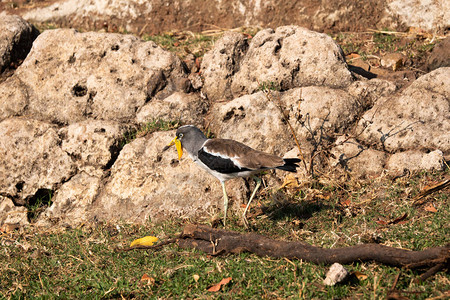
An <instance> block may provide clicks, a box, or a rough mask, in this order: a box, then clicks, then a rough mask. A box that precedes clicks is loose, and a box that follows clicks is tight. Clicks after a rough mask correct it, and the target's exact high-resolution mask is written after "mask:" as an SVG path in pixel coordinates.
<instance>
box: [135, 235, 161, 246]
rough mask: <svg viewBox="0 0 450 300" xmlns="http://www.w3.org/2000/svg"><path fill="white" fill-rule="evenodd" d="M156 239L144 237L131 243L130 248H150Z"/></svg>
mask: <svg viewBox="0 0 450 300" xmlns="http://www.w3.org/2000/svg"><path fill="white" fill-rule="evenodd" d="M157 241H158V238H157V237H155V236H146V237H143V238H140V239H137V240H134V241H132V242H131V245H130V247H134V246H152V245H153V243H156V242H157Z"/></svg>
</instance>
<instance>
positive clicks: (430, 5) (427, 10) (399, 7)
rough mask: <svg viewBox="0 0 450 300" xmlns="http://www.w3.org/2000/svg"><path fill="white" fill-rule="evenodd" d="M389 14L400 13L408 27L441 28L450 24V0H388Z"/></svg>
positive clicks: (401, 18) (430, 29)
mask: <svg viewBox="0 0 450 300" xmlns="http://www.w3.org/2000/svg"><path fill="white" fill-rule="evenodd" d="M387 2H388V4H387V12H388V14H389V15H398V16H399V17H400V20H402V21H403V22H404V23H405V24H406V25H407V26H408V27H417V28H421V29H424V30H429V31H432V30H436V28H439V29H441V30H443V29H445V28H448V27H449V26H450V2H449V1H446V0H436V1H429V0H394V1H387Z"/></svg>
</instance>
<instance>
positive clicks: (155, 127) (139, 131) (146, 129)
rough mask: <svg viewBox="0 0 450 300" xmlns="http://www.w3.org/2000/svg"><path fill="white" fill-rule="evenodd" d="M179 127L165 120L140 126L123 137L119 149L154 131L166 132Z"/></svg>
mask: <svg viewBox="0 0 450 300" xmlns="http://www.w3.org/2000/svg"><path fill="white" fill-rule="evenodd" d="M178 126H179V122H178V121H166V120H161V119H157V120H152V121H149V122H147V123H145V124H141V125H140V126H139V127H138V128H136V129H133V130H130V131H128V132H126V133H124V135H123V139H122V143H121V145H120V146H121V148H123V146H125V145H126V144H128V143H131V142H132V141H133V140H135V139H136V138H137V137H141V136H144V135H147V134H149V133H152V132H155V131H168V130H172V129H176V128H177V127H178Z"/></svg>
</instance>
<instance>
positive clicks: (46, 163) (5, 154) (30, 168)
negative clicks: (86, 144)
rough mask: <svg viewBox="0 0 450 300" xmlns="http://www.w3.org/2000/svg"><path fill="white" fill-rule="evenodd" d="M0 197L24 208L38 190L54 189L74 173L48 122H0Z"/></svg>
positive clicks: (54, 131) (8, 120)
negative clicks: (4, 196)
mask: <svg viewBox="0 0 450 300" xmlns="http://www.w3.org/2000/svg"><path fill="white" fill-rule="evenodd" d="M0 132H1V133H2V134H1V135H0V194H2V195H7V196H8V197H10V198H12V199H13V200H14V202H15V204H19V205H24V204H25V203H26V202H27V199H29V198H30V197H32V196H33V195H34V194H35V193H36V192H37V191H38V190H39V189H49V190H53V189H55V188H56V187H57V186H58V184H60V183H61V182H63V181H65V180H68V179H69V178H70V177H71V176H72V175H73V174H74V172H75V165H74V163H73V161H72V159H71V158H70V156H69V155H68V154H67V153H66V152H64V151H63V150H61V148H60V146H59V145H60V143H61V138H60V137H59V136H58V131H57V130H56V128H55V127H54V126H52V125H51V124H49V123H45V122H40V121H35V120H31V119H22V118H11V119H6V120H4V121H2V122H0Z"/></svg>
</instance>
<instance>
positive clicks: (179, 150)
mask: <svg viewBox="0 0 450 300" xmlns="http://www.w3.org/2000/svg"><path fill="white" fill-rule="evenodd" d="M174 144H175V147H176V148H177V152H178V160H180V159H181V156H183V147H181V142H180V140H179V139H178V137H175V138H174V139H173V140H172V141H171V142H170V143H169V145H167V147H170V146H172V145H174Z"/></svg>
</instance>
